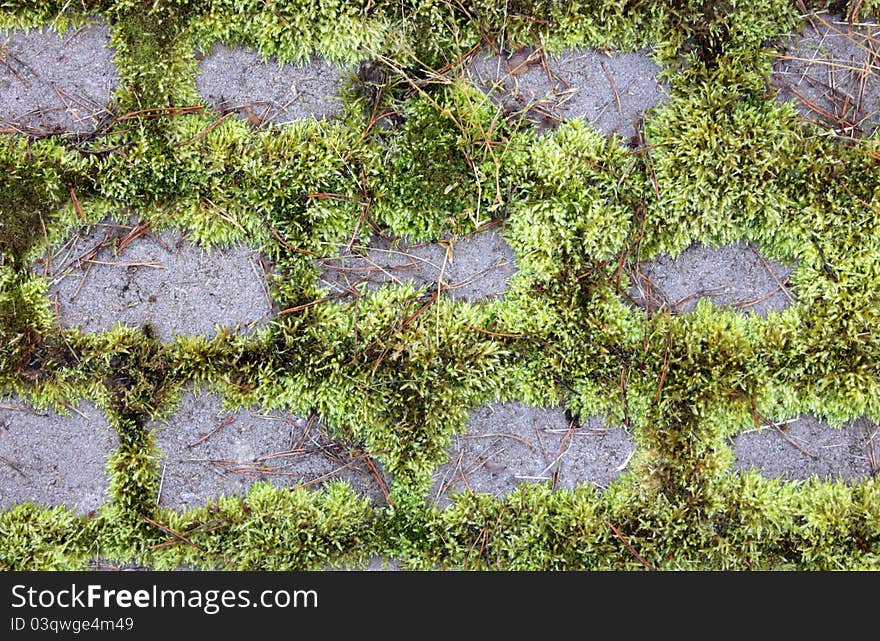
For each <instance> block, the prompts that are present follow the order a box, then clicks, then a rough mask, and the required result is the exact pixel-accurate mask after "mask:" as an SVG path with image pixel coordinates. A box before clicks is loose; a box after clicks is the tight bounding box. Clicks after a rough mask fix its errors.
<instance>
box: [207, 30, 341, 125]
mask: <svg viewBox="0 0 880 641" xmlns="http://www.w3.org/2000/svg"><path fill="white" fill-rule="evenodd" d="M343 75H344V70H343V69H342V68H340V67H337V66H335V65H333V64H331V63H329V62H327V61H326V60H322V59H318V58H315V59H312V60H311V61H310V62H308V63H306V64H303V65H290V64H288V65H283V66H281V65H279V64H278V63H277V62H276V61H275V60H272V59H270V60H268V61H266V60H264V59H263V58H262V56H261V55H260V54H259V53H257V52H256V51H253V50H248V49H241V48H235V49H231V48H229V47H226V46H225V45H222V44H218V45H216V46H215V47H214V50H213V51H212V52H211V53H210V54H209V55H207V56H205V57H204V58H203V60H202V61H201V65H200V67H199V74H198V76H197V78H196V87H197V88H198V91H199V94H201V96H202V97H203V98H204V99H205V100H207V101H208V102H209V103H211V104H212V105H213V106H214V107H215V108H216V109H218V110H220V111H234V112H236V113H237V114H238V115H239V116H241V117H243V118H247V119H248V120H249V121H251V122H252V123H253V124H254V125H259V124H261V123H264V122H271V123H273V124H283V123H286V122H290V121H292V120H296V119H298V118H316V119H321V118H328V117H330V116H335V115H337V114H339V113H341V112H342V103H341V101H340V99H339V90H340V88H341V87H342V81H343Z"/></svg>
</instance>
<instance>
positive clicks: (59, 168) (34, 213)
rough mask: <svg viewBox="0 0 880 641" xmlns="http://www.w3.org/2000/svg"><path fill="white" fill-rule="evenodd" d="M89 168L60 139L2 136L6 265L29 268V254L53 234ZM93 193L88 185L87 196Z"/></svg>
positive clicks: (2, 257)
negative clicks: (57, 219) (55, 222)
mask: <svg viewBox="0 0 880 641" xmlns="http://www.w3.org/2000/svg"><path fill="white" fill-rule="evenodd" d="M87 166H88V161H86V160H83V159H82V158H81V157H78V156H77V155H75V154H73V153H71V152H70V151H68V150H67V149H66V148H65V146H64V145H63V143H61V142H58V141H54V140H49V139H44V140H40V141H36V142H34V141H31V140H29V139H28V138H26V137H24V136H9V135H6V136H3V137H2V138H0V265H12V266H14V267H15V268H17V269H23V268H25V267H26V258H27V257H28V253H29V252H30V250H31V249H32V248H34V247H35V246H37V245H40V244H41V242H42V241H43V240H44V239H45V238H46V236H47V234H48V231H51V230H52V223H53V220H54V218H55V216H56V213H57V210H58V208H59V207H60V205H61V203H62V202H64V201H66V200H67V199H69V198H70V188H71V187H72V186H74V185H76V184H77V183H78V182H81V181H83V174H84V173H85V172H86V171H87ZM84 182H86V183H88V181H87V180H85V181H84ZM89 192H90V189H89V187H88V185H86V186H85V188H82V187H80V193H81V194H83V195H88V194H89Z"/></svg>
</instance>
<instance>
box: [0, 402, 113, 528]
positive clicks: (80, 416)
mask: <svg viewBox="0 0 880 641" xmlns="http://www.w3.org/2000/svg"><path fill="white" fill-rule="evenodd" d="M117 446H118V439H117V437H116V433H115V432H114V431H113V429H112V428H111V427H110V426H109V425H108V424H107V420H106V419H105V418H104V415H103V413H102V412H101V411H100V410H98V409H97V408H96V407H95V406H94V405H92V404H90V403H86V402H82V403H80V404H79V405H78V406H77V407H75V408H73V409H72V411H71V412H70V413H69V414H68V415H63V414H56V413H54V412H48V411H42V410H36V409H34V408H33V407H30V406H29V405H27V404H25V403H24V402H22V401H21V400H20V399H18V398H16V397H9V396H6V397H0V510H6V509H9V508H11V507H13V506H15V505H18V504H21V503H24V502H26V501H31V502H33V503H36V504H38V505H47V506H50V507H54V506H56V505H63V506H67V507H69V508H70V509H72V510H74V511H76V512H77V513H80V514H85V513H88V512H90V511H92V510H97V509H98V508H99V507H100V506H101V505H102V504H103V503H104V502H105V501H106V500H107V499H108V488H109V483H110V482H109V479H108V476H107V471H106V466H107V457H108V456H110V454H112V453H113V451H114V450H115V449H116V447H117Z"/></svg>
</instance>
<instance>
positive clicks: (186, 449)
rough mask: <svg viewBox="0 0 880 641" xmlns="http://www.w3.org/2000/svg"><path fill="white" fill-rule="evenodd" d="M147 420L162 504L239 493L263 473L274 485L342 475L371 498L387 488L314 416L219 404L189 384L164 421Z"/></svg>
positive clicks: (362, 457)
mask: <svg viewBox="0 0 880 641" xmlns="http://www.w3.org/2000/svg"><path fill="white" fill-rule="evenodd" d="M152 427H153V429H154V433H155V439H156V446H157V448H158V449H159V451H160V452H161V460H160V461H159V469H160V471H161V472H160V473H161V486H160V497H159V505H162V506H167V507H171V508H174V509H180V508H190V507H194V506H199V505H205V504H206V503H208V502H209V501H210V500H212V499H214V498H216V497H218V496H220V495H239V496H243V495H244V494H246V493H247V491H248V490H249V489H250V487H251V486H252V485H253V484H254V483H256V482H257V481H262V480H268V481H270V482H272V483H273V484H275V485H277V486H279V487H288V488H295V487H300V486H305V487H310V488H312V489H319V488H320V487H322V486H323V485H324V484H325V483H326V482H328V481H330V480H334V479H343V480H346V481H348V482H349V484H350V485H351V486H352V489H354V491H355V492H357V493H358V494H360V495H362V496H366V497H369V498H370V500H371V501H372V502H373V503H375V504H379V503H383V502H384V501H385V493H384V491H383V486H384V490H385V491H387V489H388V481H387V480H386V479H385V478H384V474H383V472H382V468H381V466H380V464H379V463H378V462H377V461H373V460H372V458H371V457H369V456H368V455H367V454H366V453H365V452H362V451H359V450H358V448H356V447H354V446H353V445H350V444H343V443H341V442H339V441H337V440H335V439H334V438H333V437H332V436H331V435H330V432H329V429H328V428H327V427H326V426H325V425H323V424H322V423H321V421H320V420H316V419H314V418H312V419H306V418H304V417H299V416H293V415H290V414H284V413H278V412H268V413H264V412H260V411H257V410H238V411H235V412H226V411H223V410H222V402H221V398H220V397H219V396H217V395H215V394H199V395H196V394H194V393H191V392H190V393H187V394H186V395H185V396H184V398H183V400H182V402H181V404H180V406H179V407H178V409H177V411H176V412H175V413H174V415H173V416H172V417H171V418H170V419H169V421H168V423H167V424H162V425H159V424H154V425H153V426H152ZM371 464H372V465H373V466H374V467H375V470H376V473H375V474H374V472H373V471H372V470H371V468H370V465H371ZM376 474H378V475H379V478H381V480H382V484H383V486H380V484H379V480H377V478H376Z"/></svg>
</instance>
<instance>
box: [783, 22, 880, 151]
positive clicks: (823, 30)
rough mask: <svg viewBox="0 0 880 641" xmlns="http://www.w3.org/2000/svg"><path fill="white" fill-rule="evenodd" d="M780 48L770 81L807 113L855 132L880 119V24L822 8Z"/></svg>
mask: <svg viewBox="0 0 880 641" xmlns="http://www.w3.org/2000/svg"><path fill="white" fill-rule="evenodd" d="M781 49H782V51H781V53H780V54H779V56H778V57H777V59H776V61H775V64H774V65H773V70H774V71H773V77H772V81H771V83H772V84H773V86H775V87H777V88H778V89H779V98H780V99H782V100H792V101H793V102H794V104H795V105H796V106H797V109H798V111H799V112H800V114H801V115H802V116H803V117H804V118H806V119H808V120H811V121H815V122H819V123H821V124H822V125H824V126H826V127H831V128H833V129H834V130H835V131H836V132H837V133H838V134H840V135H845V136H852V137H858V136H862V135H870V134H871V133H872V132H873V131H874V130H875V129H876V128H877V126H878V125H880V25H878V24H876V23H873V24H867V23H863V24H858V23H857V24H854V25H852V26H850V25H849V23H848V21H847V20H846V19H845V18H843V17H841V16H835V15H827V14H818V15H814V16H811V17H809V18H808V20H807V24H806V26H805V27H804V29H803V31H802V32H801V33H799V34H796V35H793V36H791V37H790V38H788V39H787V40H786V41H785V42H783V43H782V47H781Z"/></svg>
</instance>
